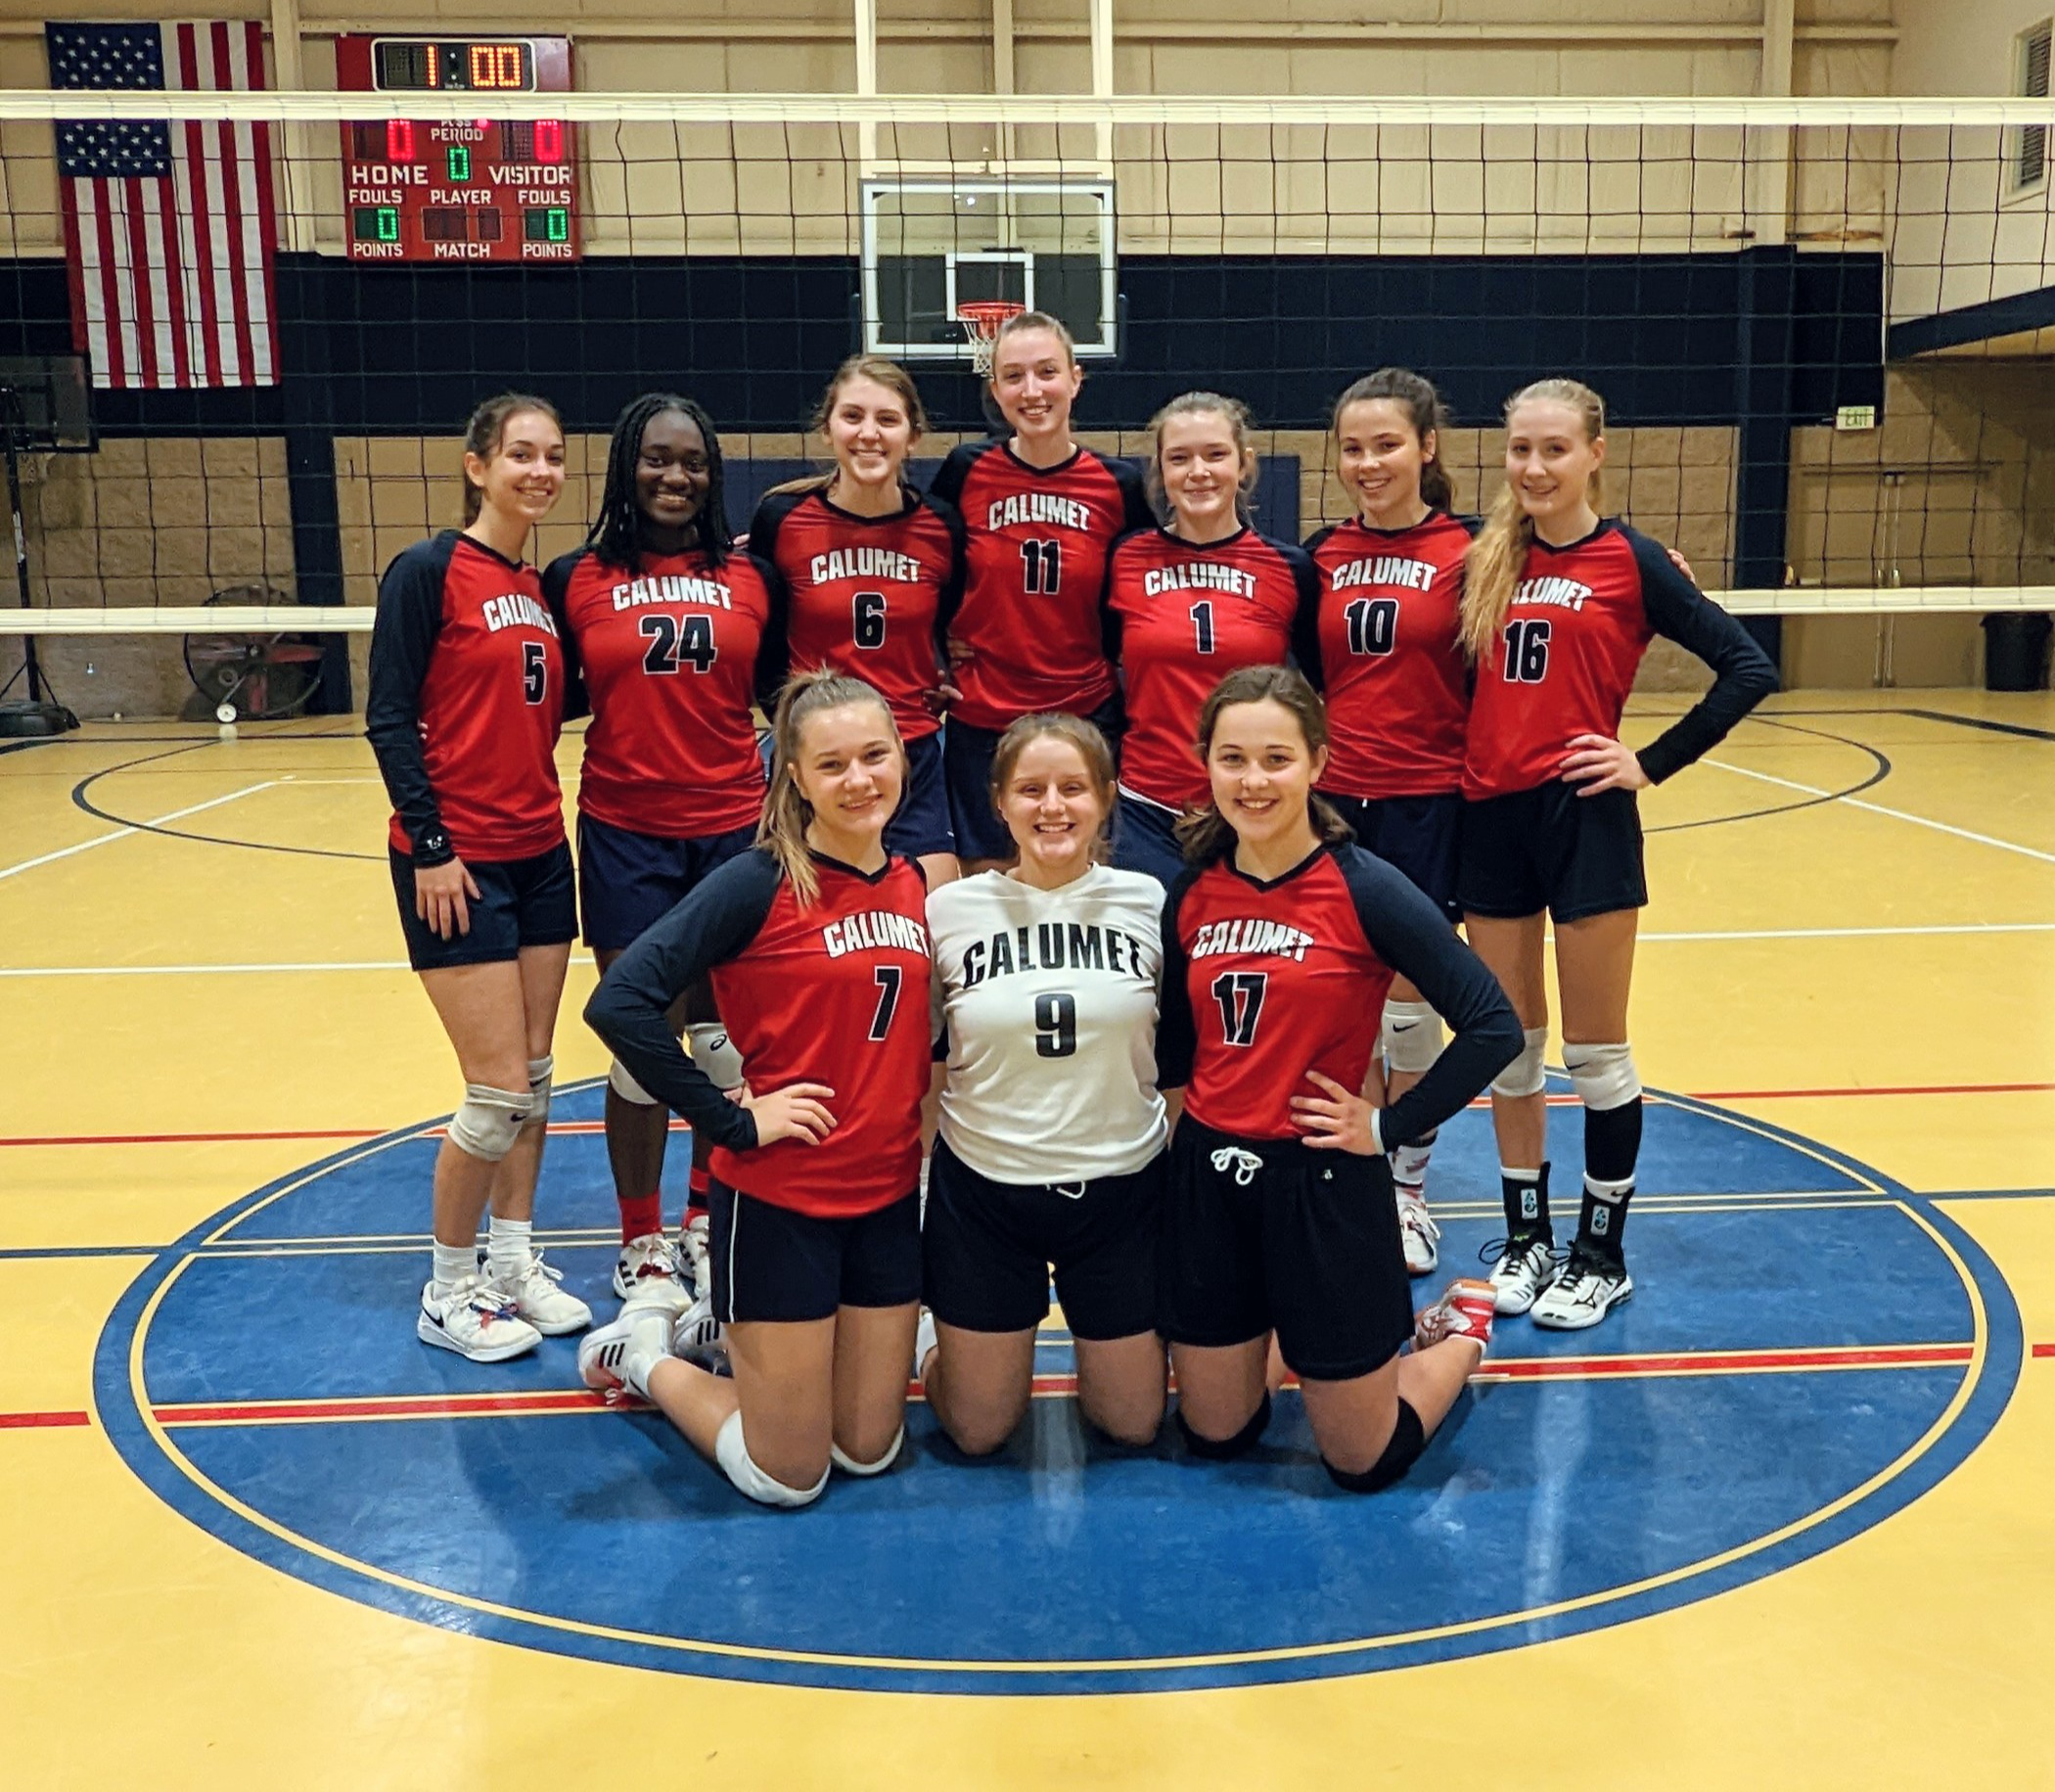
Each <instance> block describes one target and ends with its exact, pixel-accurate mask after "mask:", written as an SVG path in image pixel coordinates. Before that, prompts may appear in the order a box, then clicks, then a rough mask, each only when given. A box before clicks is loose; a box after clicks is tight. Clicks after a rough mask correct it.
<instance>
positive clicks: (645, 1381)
mask: <svg viewBox="0 0 2055 1792" xmlns="http://www.w3.org/2000/svg"><path fill="white" fill-rule="evenodd" d="M666 1355H669V1353H668V1352H667V1351H660V1350H641V1349H635V1350H631V1351H629V1352H628V1353H627V1355H624V1356H622V1357H621V1359H620V1379H621V1383H622V1385H623V1386H625V1387H626V1389H627V1390H628V1392H629V1393H630V1394H632V1395H634V1396H635V1397H636V1399H638V1400H649V1398H650V1372H651V1371H652V1370H653V1369H655V1368H656V1366H657V1365H658V1364H659V1363H660V1362H662V1360H663V1358H664V1357H665V1356H666ZM655 1403H656V1402H655V1401H651V1404H653V1405H654V1404H655Z"/></svg>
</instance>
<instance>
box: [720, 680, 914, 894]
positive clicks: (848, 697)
mask: <svg viewBox="0 0 2055 1792" xmlns="http://www.w3.org/2000/svg"><path fill="white" fill-rule="evenodd" d="M862 703H868V704H874V705H876V706H877V708H878V709H879V710H880V711H881V712H883V713H884V716H885V725H886V727H887V728H888V729H890V732H891V737H892V739H893V740H894V741H897V740H898V738H899V730H898V728H897V726H896V725H895V724H894V723H893V721H892V719H891V710H890V706H889V705H887V703H886V701H885V699H884V698H883V697H881V696H879V694H878V693H877V691H876V690H875V689H874V688H873V687H872V686H870V685H868V684H866V683H864V681H863V680H862V679H861V678H850V677H847V676H845V675H844V674H843V673H841V672H833V671H829V670H828V669H827V668H826V667H821V668H819V669H816V670H814V671H810V672H799V673H798V674H797V675H796V676H794V677H793V678H791V679H789V680H787V682H786V685H785V688H784V689H783V690H782V691H780V692H779V693H778V705H777V709H776V711H775V712H774V713H773V714H772V716H771V768H770V788H769V789H768V790H766V791H765V792H764V794H763V815H762V818H761V819H760V820H759V821H758V822H757V823H756V844H757V845H758V846H759V847H762V848H763V849H764V850H766V851H768V852H769V853H770V855H771V856H772V857H773V858H775V859H776V860H777V861H778V869H779V870H780V871H781V872H783V873H784V875H785V880H786V882H787V883H789V884H791V886H792V888H793V892H794V894H795V895H796V896H798V897H799V906H800V907H801V908H810V907H811V906H812V905H813V902H814V899H815V898H816V897H817V896H819V895H820V893H821V881H820V876H819V874H818V873H817V872H816V871H815V870H814V868H813V851H812V849H811V848H809V847H808V846H807V844H806V827H807V824H808V823H809V822H811V821H812V819H813V804H810V803H808V802H807V801H806V799H805V797H804V796H803V795H802V794H801V793H800V791H799V734H800V732H801V730H802V728H803V726H804V724H805V721H806V718H807V717H808V716H809V715H818V714H819V713H820V712H822V711H823V710H840V709H843V708H845V706H847V705H850V704H862ZM899 774H900V776H901V778H903V777H904V776H905V774H906V749H905V746H904V744H903V743H902V744H901V745H900V748H899Z"/></svg>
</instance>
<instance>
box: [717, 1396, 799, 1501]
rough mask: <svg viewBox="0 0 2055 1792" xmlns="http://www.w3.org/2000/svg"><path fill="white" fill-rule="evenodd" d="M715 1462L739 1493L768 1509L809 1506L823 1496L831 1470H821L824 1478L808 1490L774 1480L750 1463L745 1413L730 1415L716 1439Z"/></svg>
mask: <svg viewBox="0 0 2055 1792" xmlns="http://www.w3.org/2000/svg"><path fill="white" fill-rule="evenodd" d="M713 1459H714V1461H716V1462H718V1463H719V1464H720V1466H721V1473H722V1474H724V1475H726V1476H727V1478H728V1479H729V1480H730V1481H732V1482H733V1483H734V1484H735V1491H736V1492H737V1493H746V1494H748V1495H749V1497H750V1498H752V1499H753V1500H755V1501H756V1503H757V1504H758V1505H766V1506H810V1505H811V1504H812V1503H813V1502H814V1501H815V1500H816V1499H818V1498H819V1497H820V1496H821V1489H822V1488H824V1487H826V1486H827V1485H828V1471H827V1470H826V1469H822V1470H821V1478H820V1479H819V1480H818V1481H816V1482H815V1483H814V1484H813V1485H812V1486H811V1487H809V1488H797V1487H787V1486H786V1485H785V1483H784V1482H782V1481H773V1480H772V1479H771V1478H770V1477H769V1476H768V1475H766V1474H765V1473H764V1472H763V1471H762V1470H761V1469H760V1468H758V1467H757V1466H756V1465H755V1463H753V1462H752V1461H751V1460H750V1447H749V1446H748V1445H747V1444H745V1443H744V1442H743V1439H742V1414H741V1412H740V1411H735V1412H731V1413H729V1414H728V1416H727V1419H726V1421H725V1422H724V1423H723V1424H722V1426H721V1428H720V1430H719V1432H718V1433H717V1434H716V1435H715V1437H714V1440H713Z"/></svg>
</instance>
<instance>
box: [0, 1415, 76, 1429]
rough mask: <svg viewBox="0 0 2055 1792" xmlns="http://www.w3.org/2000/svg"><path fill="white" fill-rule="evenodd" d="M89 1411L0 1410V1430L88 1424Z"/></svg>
mask: <svg viewBox="0 0 2055 1792" xmlns="http://www.w3.org/2000/svg"><path fill="white" fill-rule="evenodd" d="M92 1422H93V1415H92V1414H91V1413H90V1412H0V1431H39V1430H42V1429H44V1428H45V1427H57V1426H64V1425H90V1424H91V1423H92Z"/></svg>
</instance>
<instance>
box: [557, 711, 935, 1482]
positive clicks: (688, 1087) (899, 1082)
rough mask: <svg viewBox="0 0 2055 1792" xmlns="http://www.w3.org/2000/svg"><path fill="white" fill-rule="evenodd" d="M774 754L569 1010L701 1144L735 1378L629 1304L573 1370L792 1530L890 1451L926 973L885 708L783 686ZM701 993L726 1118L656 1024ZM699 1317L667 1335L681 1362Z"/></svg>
mask: <svg viewBox="0 0 2055 1792" xmlns="http://www.w3.org/2000/svg"><path fill="white" fill-rule="evenodd" d="M773 741H774V751H773V758H772V761H771V783H770V791H769V794H768V795H767V797H766V798H765V800H764V810H763V822H762V826H761V828H760V829H759V831H758V834H757V845H756V847H755V848H754V849H753V850H751V851H749V852H747V853H744V854H743V855H742V856H741V857H740V858H736V859H731V860H730V861H729V862H728V863H727V864H725V865H723V866H721V867H720V869H719V870H717V871H715V872H714V873H713V874H712V876H710V877H708V879H707V880H706V881H705V882H704V883H702V884H701V885H700V886H699V887H698V888H697V889H696V890H695V891H694V892H693V893H692V895H691V896H687V897H686V898H685V900H684V901H682V902H680V903H679V904H678V906H677V907H675V908H674V909H672V910H671V911H670V913H669V914H667V915H665V916H664V917H663V919H662V920H661V921H659V922H657V923H656V924H655V925H654V926H653V927H651V928H650V930H649V931H648V932H647V933H645V934H644V935H643V936H642V937H641V938H640V939H639V940H637V941H636V942H635V943H634V944H633V945H631V946H630V947H629V948H628V949H627V951H626V952H624V953H623V954H622V955H621V957H620V959H619V960H618V961H617V962H616V964H615V965H614V967H613V969H612V970H610V971H609V972H608V973H607V976H606V979H605V981H604V982H602V984H601V985H600V988H599V989H598V990H597V991H596V992H595V994H594V995H593V997H592V1000H591V1001H590V1003H588V1004H587V1006H586V1009H585V1018H586V1020H587V1021H588V1022H590V1023H591V1025H592V1028H593V1030H594V1031H595V1032H596V1033H597V1034H599V1035H600V1037H601V1038H602V1039H604V1040H605V1041H606V1042H607V1044H608V1045H610V1046H611V1047H612V1048H613V1049H614V1051H615V1053H616V1055H617V1056H618V1057H619V1059H620V1061H621V1062H622V1063H623V1064H625V1065H626V1066H627V1067H628V1071H629V1073H630V1074H631V1075H632V1076H633V1077H634V1078H635V1080H636V1081H637V1082H639V1083H640V1084H641V1085H642V1086H643V1087H644V1088H646V1089H648V1090H649V1091H650V1092H651V1093H652V1094H653V1095H655V1096H656V1097H657V1098H658V1099H659V1100H660V1101H662V1102H663V1103H664V1104H665V1105H666V1106H667V1107H670V1108H673V1109H675V1110H676V1111H677V1112H678V1113H679V1114H682V1115H683V1116H684V1117H685V1118H686V1119H687V1120H689V1121H690V1122H691V1123H692V1125H693V1126H694V1127H695V1128H704V1129H705V1130H706V1131H707V1133H708V1135H709V1136H710V1137H711V1138H712V1139H713V1141H714V1146H715V1150H714V1156H713V1184H712V1188H711V1191H710V1193H711V1202H710V1206H711V1209H712V1220H713V1224H712V1257H713V1298H712V1318H713V1319H716V1320H717V1321H718V1322H719V1324H720V1325H721V1326H722V1327H723V1328H724V1330H725V1336H726V1340H727V1350H728V1360H729V1363H730V1365H731V1366H732V1368H733V1370H734V1376H733V1379H732V1380H730V1379H728V1378H726V1377H723V1376H717V1375H715V1374H713V1373H711V1372H710V1371H708V1369H706V1368H703V1367H700V1366H699V1365H697V1364H696V1363H693V1362H689V1361H685V1360H683V1359H681V1358H679V1357H676V1356H673V1355H670V1354H669V1344H670V1339H671V1336H672V1329H673V1328H672V1320H671V1315H670V1313H669V1311H668V1310H666V1309H664V1308H663V1307H662V1306H658V1305H655V1304H649V1303H642V1302H636V1301H631V1302H630V1303H629V1304H628V1306H627V1307H626V1308H625V1309H623V1310H622V1312H621V1315H620V1317H619V1318H618V1319H616V1320H615V1321H614V1323H613V1324H611V1325H608V1326H605V1327H603V1328H601V1329H600V1330H599V1331H597V1332H594V1333H593V1334H592V1335H591V1336H590V1337H588V1338H587V1339H586V1340H585V1342H584V1345H583V1347H582V1348H581V1349H580V1350H579V1352H578V1368H579V1373H580V1374H581V1375H582V1377H583V1378H584V1381H585V1384H586V1385H587V1386H588V1387H592V1388H617V1387H626V1388H628V1389H629V1390H630V1391H631V1392H633V1393H635V1394H637V1395H640V1396H641V1397H642V1398H643V1399H645V1400H648V1401H652V1402H653V1403H654V1404H656V1405H658V1406H660V1407H661V1408H662V1410H663V1412H664V1415H665V1416H666V1417H668V1418H669V1419H670V1421H671V1423H672V1424H674V1425H676V1426H677V1428H678V1429H679V1430H680V1431H682V1432H683V1433H684V1434H685V1435H686V1437H687V1438H689V1439H690V1440H691V1441H692V1443H693V1445H694V1447H696V1448H698V1449H699V1450H701V1451H702V1452H703V1453H705V1454H706V1455H708V1456H709V1457H711V1458H712V1459H713V1460H714V1461H715V1462H717V1463H718V1464H719V1465H720V1467H721V1469H722V1471H723V1472H724V1473H725V1474H726V1475H727V1477H728V1479H729V1480H730V1481H732V1482H733V1483H734V1484H735V1486H736V1487H737V1488H738V1489H740V1490H741V1491H742V1492H743V1493H747V1494H748V1495H749V1496H750V1497H751V1498H752V1499H755V1500H759V1501H761V1502H762V1503H764V1504H766V1505H776V1506H803V1505H807V1504H810V1503H811V1502H812V1501H813V1500H814V1499H816V1498H818V1497H819V1495H820V1493H821V1490H822V1489H823V1488H824V1487H826V1486H827V1482H828V1469H829V1466H830V1464H831V1462H832V1463H833V1464H835V1465H837V1466H840V1467H841V1468H843V1469H845V1470H846V1471H847V1472H849V1473H850V1474H856V1475H874V1474H878V1473H880V1472H882V1471H883V1470H885V1469H887V1468H889V1467H890V1466H891V1463H892V1460H893V1459H894V1458H895V1457H896V1456H897V1454H898V1452H899V1445H900V1441H901V1439H902V1437H903V1436H904V1427H903V1419H904V1414H905V1405H906V1363H907V1359H908V1356H909V1355H910V1354H911V1352H912V1350H913V1337H914V1327H915V1323H916V1321H917V1318H918V1315H919V1311H920V1306H919V1301H920V1287H921V1241H920V1209H919V1196H918V1194H917V1192H916V1188H917V1184H918V1181H919V1176H920V1156H921V1141H920V1105H921V1095H922V1092H923V1091H924V1090H925V1089H926V1087H927V1084H928V1066H929V1039H930V1034H929V1013H928V1003H927V1000H926V996H927V991H928V985H929V979H930V975H931V971H932V964H931V959H930V954H929V950H928V930H927V917H926V899H927V892H926V889H925V887H924V886H923V884H922V882H921V873H920V869H919V867H918V866H916V865H915V864H913V863H912V862H911V861H910V860H907V859H904V858H898V857H895V856H893V855H892V854H890V853H888V852H887V851H886V850H885V844H884V838H883V837H884V833H885V825H886V823H887V822H888V821H889V820H890V818H891V814H892V810H893V809H894V808H895V807H896V806H897V805H898V802H899V795H900V792H901V791H902V790H903V789H904V787H905V778H906V753H905V749H904V747H903V746H902V745H901V744H900V741H899V737H898V733H897V730H896V729H894V728H893V726H892V721H891V715H890V712H889V711H888V710H887V708H886V706H885V701H884V699H883V698H881V697H880V696H879V695H878V693H877V692H876V691H875V690H873V689H872V688H871V687H870V686H869V685H867V684H864V683H863V682H862V681H860V680H859V679H854V678H845V677H842V676H840V675H838V674H835V673H830V672H816V673H811V674H808V675H806V676H802V677H799V678H796V679H794V680H793V681H792V683H791V684H789V685H788V686H787V687H786V689H785V694H784V696H783V698H782V699H781V700H780V702H779V704H778V711H777V717H776V720H775V723H774V725H773ZM709 975H710V977H711V979H712V983H713V992H714V998H715V1000H716V1001H717V1002H718V1003H719V1005H720V1011H721V1013H722V1014H723V1015H724V1016H726V1017H727V1020H728V1026H729V1030H730V1032H731V1033H732V1034H733V1035H734V1039H735V1043H736V1045H737V1047H738V1048H739V1049H740V1050H741V1052H742V1057H743V1062H744V1063H745V1064H746V1065H747V1066H748V1069H749V1075H750V1078H751V1080H752V1083H753V1087H750V1088H747V1089H746V1090H745V1092H744V1094H743V1096H742V1098H741V1100H740V1101H739V1102H734V1103H731V1102H730V1101H729V1100H728V1099H727V1098H726V1097H725V1096H723V1095H722V1093H721V1091H720V1090H719V1089H717V1088H716V1087H715V1086H714V1085H713V1083H712V1081H711V1080H709V1079H708V1077H707V1076H706V1075H705V1074H704V1073H703V1072H702V1071H700V1070H699V1069H697V1068H696V1067H695V1066H694V1065H693V1064H692V1062H691V1061H690V1060H689V1059H688V1058H687V1057H686V1056H685V1053H684V1051H683V1050H682V1049H681V1048H680V1046H679V1044H678V1041H677V1039H676V1037H675V1036H674V1035H673V1034H672V1033H671V1031H670V1026H669V1023H668V1021H667V1020H666V1018H665V1017H666V1013H667V1011H668V1009H669V1007H670V1004H671V1003H672V1002H673V1001H675V1000H676V999H677V997H678V995H679V993H680V992H681V991H683V990H685V989H688V988H691V987H692V985H693V983H694V981H695V980H696V979H698V978H700V977H704V976H709ZM759 1091H760V1092H759ZM705 1317H706V1315H705V1313H704V1310H702V1311H698V1312H694V1313H688V1314H686V1315H685V1316H684V1318H682V1319H681V1320H679V1321H678V1327H679V1329H680V1331H681V1333H682V1334H683V1335H684V1336H685V1337H687V1338H691V1339H694V1340H697V1339H702V1338H704V1337H705V1336H706V1334H707V1331H708V1329H710V1327H708V1326H705V1325H704V1324H703V1320H704V1319H705Z"/></svg>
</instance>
